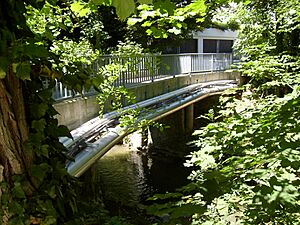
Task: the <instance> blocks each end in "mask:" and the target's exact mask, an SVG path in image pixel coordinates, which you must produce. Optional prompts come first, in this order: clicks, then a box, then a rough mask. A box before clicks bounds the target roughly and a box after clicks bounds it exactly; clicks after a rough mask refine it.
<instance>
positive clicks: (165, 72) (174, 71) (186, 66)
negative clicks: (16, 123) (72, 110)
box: [53, 53, 233, 100]
mask: <svg viewBox="0 0 300 225" xmlns="http://www.w3.org/2000/svg"><path fill="white" fill-rule="evenodd" d="M232 62H233V57H232V54H231V53H188V54H168V55H158V54H152V55H150V54H145V55H143V56H138V57H122V56H112V55H104V56H101V57H99V59H98V60H96V61H95V62H94V64H93V65H92V68H93V69H94V70H95V71H96V72H97V71H99V69H100V68H101V67H102V66H105V65H109V64H119V65H122V68H123V69H122V70H119V71H116V72H115V73H116V74H117V75H118V79H117V81H116V82H115V85H116V86H130V85H132V84H139V83H142V82H146V81H152V82H153V81H154V80H156V79H160V78H165V77H175V76H176V75H180V74H192V73H202V72H214V71H222V70H226V69H229V68H230V65H231V64H232ZM86 94H91V93H90V92H86ZM76 95H79V94H78V93H77V94H75V96H76ZM73 96H74V93H72V91H70V90H68V89H66V88H65V87H64V86H63V85H62V84H61V83H60V82H57V84H56V87H55V90H54V93H53V97H54V99H55V100H62V99H66V98H70V97H73Z"/></svg>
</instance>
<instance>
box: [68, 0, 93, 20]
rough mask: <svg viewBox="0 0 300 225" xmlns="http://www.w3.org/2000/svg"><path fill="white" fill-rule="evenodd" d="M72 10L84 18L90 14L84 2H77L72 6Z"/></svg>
mask: <svg viewBox="0 0 300 225" xmlns="http://www.w3.org/2000/svg"><path fill="white" fill-rule="evenodd" d="M71 10H72V11H73V12H74V13H76V14H78V15H79V17H84V16H86V15H87V14H88V13H89V12H90V9H89V8H88V7H86V4H84V3H82V2H75V3H73V4H71Z"/></svg>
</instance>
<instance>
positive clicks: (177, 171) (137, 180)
mask: <svg viewBox="0 0 300 225" xmlns="http://www.w3.org/2000/svg"><path fill="white" fill-rule="evenodd" d="M183 163H184V159H178V158H175V157H170V156H169V157H166V156H159V154H157V155H152V154H149V153H148V152H143V151H137V150H131V149H129V148H128V147H126V146H122V145H118V146H115V147H113V148H112V149H111V150H110V151H109V152H108V153H106V155H105V156H104V157H102V158H101V159H100V160H99V161H98V162H97V163H96V166H95V170H96V171H95V181H96V182H95V183H96V184H100V185H98V186H97V187H96V190H95V191H96V192H97V189H99V191H101V192H102V194H103V195H104V197H105V199H108V200H112V201H114V202H119V203H120V204H122V205H128V206H134V205H137V204H139V203H144V202H145V200H146V199H147V198H148V197H150V196H152V195H153V194H155V193H165V192H171V191H174V190H175V189H176V188H178V187H181V186H182V185H184V184H186V183H187V176H188V174H189V172H190V170H189V169H187V168H185V167H184V166H183Z"/></svg>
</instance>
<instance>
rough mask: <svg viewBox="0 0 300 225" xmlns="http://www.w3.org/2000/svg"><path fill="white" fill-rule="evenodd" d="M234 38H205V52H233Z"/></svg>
mask: <svg viewBox="0 0 300 225" xmlns="http://www.w3.org/2000/svg"><path fill="white" fill-rule="evenodd" d="M232 45H233V40H217V39H203V52H204V53H232Z"/></svg>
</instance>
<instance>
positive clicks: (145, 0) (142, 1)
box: [138, 0, 152, 4]
mask: <svg viewBox="0 0 300 225" xmlns="http://www.w3.org/2000/svg"><path fill="white" fill-rule="evenodd" d="M138 3H140V4H152V0H138Z"/></svg>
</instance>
